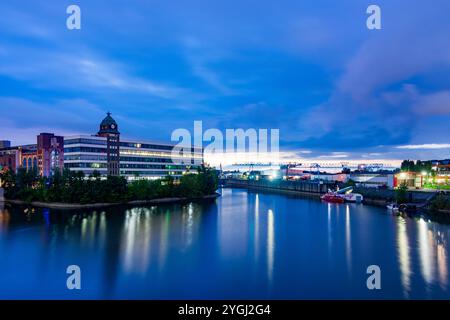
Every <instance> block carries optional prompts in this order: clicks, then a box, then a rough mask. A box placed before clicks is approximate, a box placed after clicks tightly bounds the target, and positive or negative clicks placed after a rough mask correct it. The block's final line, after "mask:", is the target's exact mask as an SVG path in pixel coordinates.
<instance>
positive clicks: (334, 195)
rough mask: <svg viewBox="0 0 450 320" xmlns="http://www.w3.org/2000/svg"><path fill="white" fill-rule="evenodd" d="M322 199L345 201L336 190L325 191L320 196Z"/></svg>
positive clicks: (333, 201) (337, 201)
mask: <svg viewBox="0 0 450 320" xmlns="http://www.w3.org/2000/svg"><path fill="white" fill-rule="evenodd" d="M320 199H321V200H323V201H326V202H331V203H344V202H345V200H344V198H343V197H342V196H341V195H339V194H337V193H335V192H328V193H325V194H324V195H323V196H321V197H320Z"/></svg>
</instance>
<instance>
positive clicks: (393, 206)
mask: <svg viewBox="0 0 450 320" xmlns="http://www.w3.org/2000/svg"><path fill="white" fill-rule="evenodd" d="M386 209H388V210H389V211H392V212H393V213H396V212H398V211H399V207H398V205H397V204H395V203H390V204H388V205H387V206H386Z"/></svg>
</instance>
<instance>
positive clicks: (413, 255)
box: [0, 189, 450, 299]
mask: <svg viewBox="0 0 450 320" xmlns="http://www.w3.org/2000/svg"><path fill="white" fill-rule="evenodd" d="M222 194H223V195H222V197H220V198H219V199H217V200H216V201H215V202H210V203H189V204H185V205H165V206H149V207H137V208H114V209H108V210H101V211H92V212H83V213H76V214H73V213H68V212H55V211H52V210H50V211H49V210H36V211H35V212H34V213H32V212H31V211H30V210H27V211H26V212H25V210H26V209H24V208H17V207H15V208H0V298H14V297H27V298H30V297H42V298H46V297H47V298H49V297H50V298H51V297H55V295H57V297H58V298H61V297H68V298H73V296H72V295H73V293H71V292H68V291H67V290H65V288H64V286H63V285H61V283H65V276H66V275H65V273H64V271H65V267H66V266H67V265H69V264H79V265H80V266H81V267H82V270H83V275H85V277H86V278H87V279H86V280H85V286H84V287H83V288H84V289H83V292H81V295H80V296H77V298H364V299H366V298H450V293H449V274H448V268H449V260H448V249H449V244H448V237H449V234H450V226H448V225H444V224H438V223H435V222H430V221H428V220H425V219H422V218H416V219H412V218H404V217H397V216H392V215H389V214H387V213H386V211H385V210H383V209H380V208H374V207H369V206H364V205H356V204H345V205H337V204H327V203H321V202H319V201H316V200H311V199H302V198H295V197H288V196H284V195H271V194H264V193H251V192H246V191H244V190H235V189H223V190H222ZM18 261H20V263H18ZM370 264H378V265H380V267H381V271H382V281H383V286H382V287H383V290H382V291H381V292H380V293H379V294H378V295H377V294H376V293H373V292H369V291H368V290H367V289H366V288H365V281H366V276H367V275H366V273H365V269H366V267H367V266H368V265H370ZM36 270H39V272H36ZM17 274H21V275H23V277H22V278H21V279H20V280H18V278H17ZM43 283H45V287H44V288H43Z"/></svg>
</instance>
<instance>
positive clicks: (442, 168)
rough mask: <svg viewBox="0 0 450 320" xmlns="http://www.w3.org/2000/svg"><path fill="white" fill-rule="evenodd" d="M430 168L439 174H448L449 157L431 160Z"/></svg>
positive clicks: (449, 168)
mask: <svg viewBox="0 0 450 320" xmlns="http://www.w3.org/2000/svg"><path fill="white" fill-rule="evenodd" d="M431 169H432V170H433V171H435V172H436V173H437V174H438V175H441V176H450V159H446V160H432V161H431Z"/></svg>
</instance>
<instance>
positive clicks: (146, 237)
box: [121, 208, 152, 273]
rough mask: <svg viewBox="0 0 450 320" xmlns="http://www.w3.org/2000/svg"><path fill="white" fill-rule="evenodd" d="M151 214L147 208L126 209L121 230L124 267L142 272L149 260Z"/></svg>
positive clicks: (130, 270)
mask: <svg viewBox="0 0 450 320" xmlns="http://www.w3.org/2000/svg"><path fill="white" fill-rule="evenodd" d="M151 223H152V216H151V213H150V210H149V209H139V208H134V209H131V210H128V212H127V214H126V218H125V223H124V230H123V232H122V238H123V239H122V241H121V243H122V247H121V252H122V254H123V264H124V269H125V270H126V271H128V272H139V273H144V272H145V271H146V270H147V268H148V264H149V262H150V240H151Z"/></svg>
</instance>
